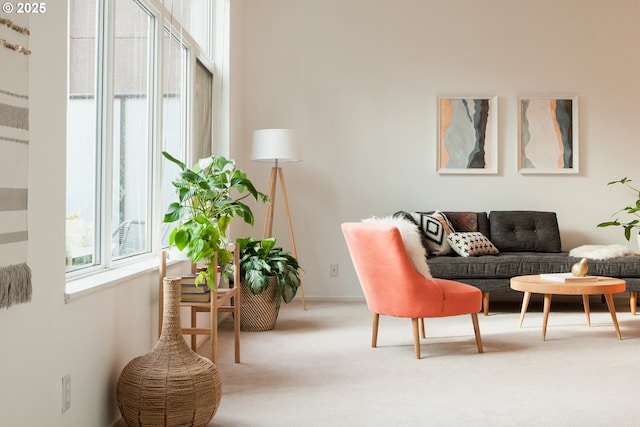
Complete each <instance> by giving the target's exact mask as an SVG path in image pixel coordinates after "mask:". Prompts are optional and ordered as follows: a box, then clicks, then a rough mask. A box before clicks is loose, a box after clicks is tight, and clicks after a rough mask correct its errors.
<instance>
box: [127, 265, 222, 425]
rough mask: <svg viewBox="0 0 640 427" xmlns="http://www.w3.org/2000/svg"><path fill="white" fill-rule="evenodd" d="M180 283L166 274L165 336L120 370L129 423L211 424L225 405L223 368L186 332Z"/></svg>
mask: <svg viewBox="0 0 640 427" xmlns="http://www.w3.org/2000/svg"><path fill="white" fill-rule="evenodd" d="M180 285H181V279H180V278H179V277H167V278H165V279H164V313H163V316H164V317H163V321H162V333H161V335H160V338H159V339H158V342H157V343H156V345H155V347H154V348H153V349H152V350H151V351H150V352H149V353H147V354H145V355H143V356H139V357H136V358H135V359H133V360H132V361H130V362H129V363H128V364H127V366H125V368H124V370H123V371H122V374H120V379H119V380H118V388H117V401H118V407H119V408H120V412H121V413H122V417H123V418H124V420H125V421H126V423H127V425H129V426H206V425H207V424H208V423H209V421H211V419H212V418H213V416H214V415H215V413H216V411H217V410H218V406H219V405H220V398H221V396H222V383H221V382H220V375H219V373H218V368H217V367H216V365H214V364H213V363H212V362H211V361H210V360H209V359H207V358H204V357H202V356H200V355H198V354H197V353H195V352H194V351H192V350H191V349H190V348H189V346H188V345H187V343H186V342H185V340H184V338H183V337H182V333H181V325H180V287H181V286H180Z"/></svg>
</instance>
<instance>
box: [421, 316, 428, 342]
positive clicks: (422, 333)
mask: <svg viewBox="0 0 640 427" xmlns="http://www.w3.org/2000/svg"><path fill="white" fill-rule="evenodd" d="M420 337H421V338H426V337H427V333H426V331H425V329H424V317H421V318H420Z"/></svg>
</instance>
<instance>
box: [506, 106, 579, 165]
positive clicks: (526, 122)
mask: <svg viewBox="0 0 640 427" xmlns="http://www.w3.org/2000/svg"><path fill="white" fill-rule="evenodd" d="M579 152H580V150H579V144H578V97H577V96H576V95H559V96H520V97H518V170H519V172H520V173H521V174H577V173H579V171H580V168H579V166H580V156H579Z"/></svg>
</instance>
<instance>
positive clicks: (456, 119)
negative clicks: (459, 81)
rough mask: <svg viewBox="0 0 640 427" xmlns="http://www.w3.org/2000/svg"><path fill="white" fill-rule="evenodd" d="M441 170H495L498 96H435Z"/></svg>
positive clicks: (496, 162) (452, 171)
mask: <svg viewBox="0 0 640 427" xmlns="http://www.w3.org/2000/svg"><path fill="white" fill-rule="evenodd" d="M437 123H438V144H437V146H438V155H437V162H438V165H437V169H438V173H440V174H496V173H498V97H497V96H492V97H438V120H437Z"/></svg>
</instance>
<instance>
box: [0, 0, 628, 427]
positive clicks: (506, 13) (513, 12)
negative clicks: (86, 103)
mask: <svg viewBox="0 0 640 427" xmlns="http://www.w3.org/2000/svg"><path fill="white" fill-rule="evenodd" d="M231 3H232V7H233V9H232V18H231V22H232V28H231V32H232V40H235V41H232V43H231V51H230V53H229V57H230V58H231V67H230V69H229V72H230V76H229V79H230V81H231V83H230V84H231V86H230V87H231V89H230V90H231V91H230V93H229V109H230V110H231V118H230V125H229V129H230V130H229V135H230V138H231V146H232V148H231V154H232V156H235V157H236V158H237V160H238V163H239V164H240V165H241V166H242V167H243V168H244V169H245V170H246V171H247V172H249V174H250V177H251V178H252V179H253V180H254V181H255V182H256V183H257V184H260V187H261V188H263V189H265V190H266V186H267V180H268V175H269V167H268V165H264V164H257V163H252V162H251V161H250V160H249V153H250V150H249V144H250V140H251V133H252V131H253V130H254V129H258V128H264V127H292V128H296V129H298V130H299V131H300V133H301V135H302V137H303V155H304V161H303V162H302V163H297V164H288V165H286V169H285V175H286V177H287V185H288V187H287V190H288V193H289V197H290V202H291V209H292V213H293V217H294V227H295V230H296V243H297V246H298V252H299V256H300V260H301V262H302V264H303V267H304V269H305V275H304V290H305V296H309V297H359V296H360V295H361V294H360V290H359V287H358V285H357V281H356V280H355V276H354V274H353V272H352V269H351V266H350V260H349V258H348V255H347V252H346V248H345V246H344V242H343V239H342V235H341V233H340V229H339V224H340V223H341V222H343V221H350V220H359V219H360V218H363V217H365V216H369V215H372V214H376V215H384V214H388V213H392V212H394V211H396V210H399V209H407V210H411V209H429V208H439V209H473V210H491V209H548V210H555V211H557V212H558V215H559V220H560V225H561V228H562V230H563V239H564V245H565V247H567V248H570V247H571V246H573V245H576V244H578V243H589V242H591V243H593V242H611V243H613V242H616V243H622V242H623V240H622V237H621V235H622V234H621V233H620V232H619V231H614V230H611V231H607V230H596V229H595V224H596V223H598V222H600V221H602V220H604V219H607V217H608V215H609V214H610V212H612V211H613V210H615V209H617V208H618V207H619V206H622V205H623V204H624V203H626V202H627V199H625V198H624V196H623V195H622V192H621V191H616V190H615V189H607V188H606V187H605V183H606V182H607V181H609V180H612V179H615V178H618V177H620V176H623V175H629V176H631V177H634V178H636V179H637V180H639V181H640V176H637V175H636V176H634V174H635V173H636V171H637V168H636V167H635V166H636V165H635V160H636V158H637V157H638V150H639V149H638V148H636V147H637V146H638V145H637V141H636V135H638V134H639V130H640V129H639V127H640V122H639V121H637V120H636V117H637V116H638V113H640V111H639V109H640V107H638V105H637V104H636V103H635V101H634V100H635V99H637V98H638V97H639V95H640V82H639V79H638V76H639V75H640V73H639V71H640V58H638V55H637V46H636V45H637V42H638V40H639V37H638V36H639V33H640V28H637V26H636V25H635V23H636V22H637V21H638V19H639V18H640V3H639V2H638V1H637V0H612V1H610V2H607V3H606V6H605V5H601V3H600V2H599V1H597V0H590V1H584V0H547V1H544V0H535V1H534V0H528V1H524V0H523V1H519V2H513V1H511V0H501V1H499V0H487V1H483V2H476V1H474V0H455V1H447V2H443V1H440V0H430V1H426V0H411V1H410V0H399V1H394V2H388V1H374V0H349V1H348V2H347V1H340V0H315V1H312V0H268V1H266V0H233V1H232V2H231ZM65 22H66V7H65V3H64V2H62V3H60V4H58V2H56V4H55V6H54V5H53V4H49V7H48V9H47V12H46V14H43V15H41V16H35V15H34V16H33V17H32V18H31V22H30V29H31V38H30V48H31V49H32V50H33V54H32V56H31V58H30V104H31V132H30V133H31V135H30V136H31V144H30V153H29V155H30V165H29V238H30V239H29V265H30V266H31V268H32V271H33V286H34V290H33V301H32V302H31V303H30V304H25V305H19V306H14V307H12V308H10V309H8V310H2V311H0V343H1V344H0V349H1V353H2V357H0V378H2V386H0V414H1V419H2V421H1V423H2V424H3V425H5V424H6V425H21V426H23V425H24V426H37V425H46V426H50V427H56V426H60V427H63V426H64V427H66V426H88V427H93V426H107V425H111V424H112V423H113V421H114V420H115V419H116V418H117V416H118V412H117V408H116V406H115V385H116V381H117V378H118V375H119V374H120V372H121V370H122V368H123V366H124V365H125V363H126V362H127V361H129V360H130V359H132V358H133V357H134V356H137V355H140V354H142V353H144V352H146V351H147V350H148V349H149V348H150V347H151V346H152V345H153V343H154V342H155V336H156V327H155V325H156V315H157V313H156V311H155V308H156V307H157V292H156V283H157V278H156V275H155V274H154V273H150V274H146V275H143V276H141V277H139V278H137V279H135V280H132V281H131V282H129V283H125V284H123V285H121V286H119V287H117V288H112V289H110V290H107V291H104V292H100V293H98V294H94V295H91V296H87V297H85V298H82V299H79V300H77V301H73V302H71V303H70V304H66V305H65V304H64V300H63V294H64V288H65V276H64V262H63V260H64V223H65V222H64V215H65V208H64V205H65V202H64V200H65V182H64V181H65V165H64V162H65V155H64V149H65V129H64V124H65V113H64V111H65V105H66V89H65V88H66V54H65V51H66V48H65V46H66V24H65ZM239 33H240V34H239ZM234 37H238V38H234ZM547 92H549V93H557V92H563V93H564V92H574V93H576V94H578V95H579V96H580V148H581V158H582V163H581V165H580V168H581V173H580V175H577V176H535V177H532V176H521V175H519V174H518V173H517V170H516V167H515V156H516V147H515V144H516V125H515V109H516V102H515V100H516V97H517V95H519V94H532V93H534V94H535V93H547ZM439 94H462V95H467V94H471V95H475V94H497V95H499V96H500V129H499V130H500V173H499V174H498V175H496V176H453V177H452V176H447V177H441V176H438V175H437V174H436V173H435V172H434V169H435V166H434V165H435V148H434V147H435V145H434V144H435V133H436V132H435V128H434V117H435V97H436V95H439ZM623 150H627V151H628V152H627V153H625V152H623ZM262 209H263V207H257V208H256V211H255V212H256V216H257V218H256V222H257V224H258V227H256V230H255V232H256V233H259V231H260V230H261V225H262V219H263V218H262V215H263V210H262ZM282 213H283V211H282V209H281V207H278V206H277V207H276V214H282ZM279 220H282V218H279ZM276 226H277V227H276V233H277V236H278V237H280V241H281V242H282V243H284V244H285V246H287V245H288V243H287V240H288V238H287V232H286V224H285V223H284V221H279V222H278V224H276ZM238 232H239V233H245V232H248V229H246V228H242V227H238ZM331 263H338V264H339V265H340V276H339V277H338V278H335V279H333V278H329V277H328V266H329V264H331ZM310 309H313V305H312V304H311V305H310ZM69 373H70V374H71V376H72V403H71V409H70V410H69V411H68V412H67V413H65V414H61V413H60V406H61V378H62V376H63V375H65V374H69ZM223 404H224V403H223Z"/></svg>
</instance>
